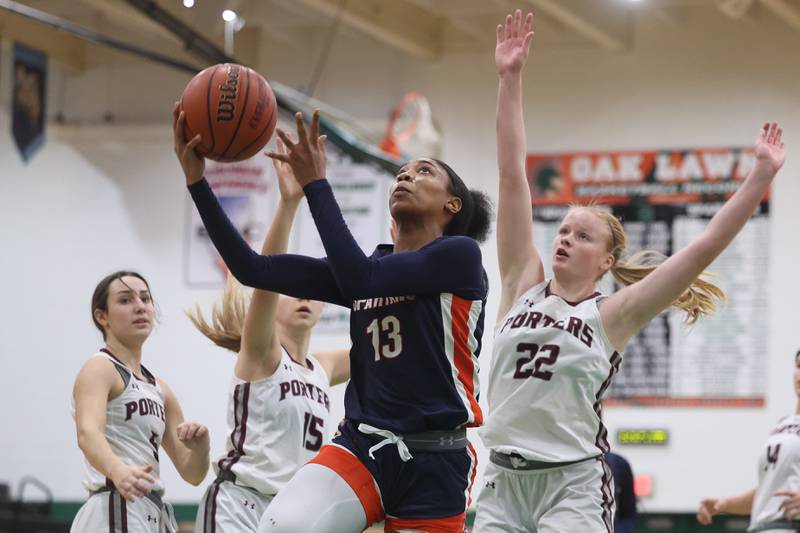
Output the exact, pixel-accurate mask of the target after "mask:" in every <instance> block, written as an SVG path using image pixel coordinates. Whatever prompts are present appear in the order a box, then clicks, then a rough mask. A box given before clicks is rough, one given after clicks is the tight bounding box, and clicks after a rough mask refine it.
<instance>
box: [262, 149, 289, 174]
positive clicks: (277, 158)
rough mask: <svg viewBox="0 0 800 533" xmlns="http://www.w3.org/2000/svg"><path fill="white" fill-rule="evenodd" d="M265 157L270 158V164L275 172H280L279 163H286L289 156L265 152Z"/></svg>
mask: <svg viewBox="0 0 800 533" xmlns="http://www.w3.org/2000/svg"><path fill="white" fill-rule="evenodd" d="M267 157H271V158H272V163H273V164H274V165H275V170H280V166H281V163H288V162H289V156H288V155H284V154H279V153H278V152H267Z"/></svg>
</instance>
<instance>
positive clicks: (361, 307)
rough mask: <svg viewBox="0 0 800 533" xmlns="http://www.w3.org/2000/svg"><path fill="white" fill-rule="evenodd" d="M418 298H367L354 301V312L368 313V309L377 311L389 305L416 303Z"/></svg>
mask: <svg viewBox="0 0 800 533" xmlns="http://www.w3.org/2000/svg"><path fill="white" fill-rule="evenodd" d="M415 298H416V296H382V297H380V298H366V299H364V300H353V311H366V310H367V309H377V308H378V307H385V306H387V305H394V304H397V303H401V302H411V301H414V299H415Z"/></svg>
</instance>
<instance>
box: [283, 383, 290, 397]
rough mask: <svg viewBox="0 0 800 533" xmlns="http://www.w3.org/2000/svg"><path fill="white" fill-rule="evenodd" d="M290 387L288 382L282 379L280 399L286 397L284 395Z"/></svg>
mask: <svg viewBox="0 0 800 533" xmlns="http://www.w3.org/2000/svg"><path fill="white" fill-rule="evenodd" d="M290 388H291V385H289V383H288V382H287V381H284V382H283V383H281V400H283V399H284V398H286V395H287V394H288V393H289V389H290Z"/></svg>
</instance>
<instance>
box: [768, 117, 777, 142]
mask: <svg viewBox="0 0 800 533" xmlns="http://www.w3.org/2000/svg"><path fill="white" fill-rule="evenodd" d="M777 129H778V123H777V122H772V123H770V125H769V133H768V134H767V142H769V143H770V144H774V143H775V132H776V131H777Z"/></svg>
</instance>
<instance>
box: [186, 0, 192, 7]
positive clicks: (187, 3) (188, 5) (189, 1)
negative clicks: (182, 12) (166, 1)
mask: <svg viewBox="0 0 800 533" xmlns="http://www.w3.org/2000/svg"><path fill="white" fill-rule="evenodd" d="M183 7H194V0H183Z"/></svg>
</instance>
